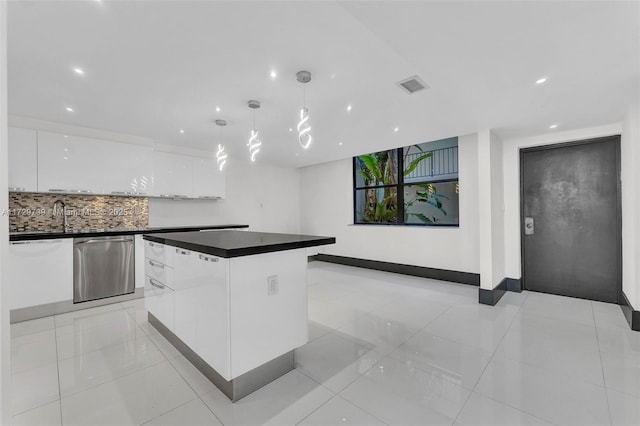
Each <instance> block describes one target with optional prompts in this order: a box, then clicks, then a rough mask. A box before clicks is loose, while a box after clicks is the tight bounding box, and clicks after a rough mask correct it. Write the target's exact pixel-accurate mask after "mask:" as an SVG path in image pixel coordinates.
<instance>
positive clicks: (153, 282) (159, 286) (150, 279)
mask: <svg viewBox="0 0 640 426" xmlns="http://www.w3.org/2000/svg"><path fill="white" fill-rule="evenodd" d="M149 284H151V285H152V286H154V287H155V288H159V289H160V290H164V289H165V288H167V286H166V285H164V284H160V283H159V282H158V281H156V280H154V279H153V278H149Z"/></svg>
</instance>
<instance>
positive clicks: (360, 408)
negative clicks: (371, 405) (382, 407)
mask: <svg viewBox="0 0 640 426" xmlns="http://www.w3.org/2000/svg"><path fill="white" fill-rule="evenodd" d="M335 398H340V399H342V400H343V401H345V402H346V403H348V404H351V405H353V406H354V407H356V408H357V409H359V410H360V411H362V412H363V413H365V414H367V415H369V416H371V417H373V418H374V419H376V420H377V421H379V422H380V423H382V424H383V425H385V426H389V425H388V424H387V423H386V422H383V421H382V420H380V419H379V418H378V417H376V416H374V415H373V414H371V413H370V412H368V411H366V410H364V409H363V408H362V407H358V406H357V405H355V404H354V403H353V402H351V401H349V400H348V399H346V398H344V397H342V396H340V395H338V394H337V393H334V394H333V396H332V397H331V398H329V399H327V400H326V401H325V402H323V403H322V405H320V406H319V407H318V408H316V409H315V410H313V411H312V412H310V413H309V414H307V415H306V416H304V418H302V420H300V421H299V422H298V423H296V426H298V425H299V424H300V423H302V422H303V421H305V419H307V418H309V417H310V416H311V415H313V413H315V412H316V411H318V410H319V409H321V408H322V407H324V406H325V405H327V404H328V403H329V402H330V401H332V400H333V399H335Z"/></svg>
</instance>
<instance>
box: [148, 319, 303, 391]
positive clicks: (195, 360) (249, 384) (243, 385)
mask: <svg viewBox="0 0 640 426" xmlns="http://www.w3.org/2000/svg"><path fill="white" fill-rule="evenodd" d="M148 319H149V324H151V325H152V326H153V327H154V328H155V329H156V330H158V332H159V333H160V334H162V335H163V336H164V337H165V338H166V339H167V340H168V341H169V343H171V344H172V345H173V346H174V347H175V348H176V349H177V350H178V352H180V353H181V354H182V355H184V357H185V358H186V359H187V360H189V362H190V363H191V364H192V365H193V366H194V367H195V368H197V369H198V370H199V371H200V372H201V373H202V374H204V375H205V377H206V378H207V379H209V380H210V381H211V383H213V384H214V385H215V386H216V387H217V388H218V389H220V390H221V391H222V393H224V394H225V395H226V396H227V398H229V399H230V400H231V402H236V401H238V400H239V399H242V398H244V397H245V396H247V395H249V394H250V393H252V392H254V391H256V390H258V389H260V388H261V387H263V386H265V385H267V384H269V383H271V382H272V381H274V380H275V379H277V378H278V377H281V376H283V375H285V374H286V373H288V372H289V371H291V370H293V369H294V368H295V360H294V352H293V351H289V352H287V353H285V354H283V355H281V356H279V357H278V358H275V359H273V360H271V361H269V362H267V363H266V364H263V365H261V366H260V367H256V368H254V369H253V370H251V371H248V372H246V373H244V374H242V375H241V376H239V377H236V378H235V379H231V380H227V379H225V378H224V377H222V376H221V375H220V374H219V373H218V372H217V371H216V370H215V369H214V368H213V367H211V366H210V365H209V364H208V363H207V362H206V361H205V360H203V359H202V358H200V356H199V355H198V354H197V353H195V352H194V351H193V350H192V349H191V348H190V347H189V346H188V345H187V344H186V343H184V342H183V341H182V340H181V339H180V338H179V337H178V336H176V335H175V334H174V333H173V332H172V331H171V330H169V329H168V328H167V327H166V326H165V325H164V324H162V322H161V321H160V320H158V319H157V318H156V317H154V316H153V314H152V313H151V312H149V313H148Z"/></svg>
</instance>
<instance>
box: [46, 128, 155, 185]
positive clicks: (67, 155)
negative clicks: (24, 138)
mask: <svg viewBox="0 0 640 426" xmlns="http://www.w3.org/2000/svg"><path fill="white" fill-rule="evenodd" d="M152 153H153V150H152V149H151V147H146V146H140V145H131V144H126V143H119V142H112V141H106V140H100V139H93V138H85V137H80V136H72V135H63V134H58V133H49V132H38V155H39V157H38V158H39V163H38V190H39V191H40V192H71V193H74V192H80V193H91V194H114V195H148V194H149V193H150V192H151V191H150V190H151V176H152V173H153V168H152V164H153V163H152Z"/></svg>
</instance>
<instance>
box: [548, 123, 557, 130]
mask: <svg viewBox="0 0 640 426" xmlns="http://www.w3.org/2000/svg"><path fill="white" fill-rule="evenodd" d="M556 127H558V125H557V124H552V125H551V126H549V128H550V129H555V128H556Z"/></svg>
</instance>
